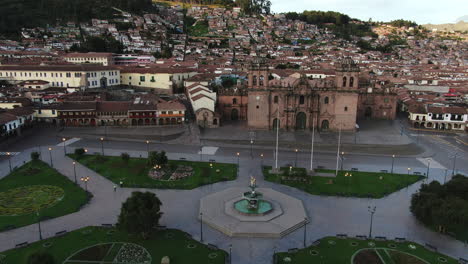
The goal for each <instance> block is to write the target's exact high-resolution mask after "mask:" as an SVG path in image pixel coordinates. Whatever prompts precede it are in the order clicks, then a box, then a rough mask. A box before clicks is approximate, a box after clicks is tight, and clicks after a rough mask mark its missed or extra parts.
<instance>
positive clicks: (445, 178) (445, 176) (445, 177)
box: [444, 169, 448, 184]
mask: <svg viewBox="0 0 468 264" xmlns="http://www.w3.org/2000/svg"><path fill="white" fill-rule="evenodd" d="M447 172H448V170H447V169H445V175H444V184H445V181H446V180H447Z"/></svg>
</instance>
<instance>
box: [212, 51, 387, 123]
mask: <svg viewBox="0 0 468 264" xmlns="http://www.w3.org/2000/svg"><path fill="white" fill-rule="evenodd" d="M359 74H360V69H359V67H358V66H357V65H356V63H354V61H353V60H351V59H350V58H345V59H343V60H342V61H340V62H339V63H338V65H337V66H336V68H335V76H334V77H328V78H323V79H310V78H308V77H307V76H306V75H305V74H302V75H301V77H300V78H294V77H286V78H283V79H272V78H270V76H271V75H270V72H269V69H268V66H267V65H266V63H265V62H264V61H263V60H262V59H256V60H254V61H253V62H252V64H251V66H250V68H249V73H248V81H247V87H246V88H244V89H239V88H238V89H236V90H235V91H230V92H229V91H222V92H221V93H220V94H219V106H220V110H221V111H222V114H223V117H224V119H225V120H247V124H248V126H249V128H252V129H270V130H274V129H276V128H277V127H279V128H280V129H283V130H290V131H297V130H312V128H313V127H314V128H315V129H317V130H320V131H336V130H339V129H340V128H341V129H342V130H345V131H353V130H355V129H356V128H357V126H356V122H357V119H358V118H376V119H394V118H395V111H396V94H395V93H393V94H392V93H390V92H388V91H387V93H385V92H384V91H383V90H378V91H382V92H374V93H373V92H372V89H369V88H367V87H359ZM375 91H377V90H376V89H375ZM384 102H385V104H384Z"/></svg>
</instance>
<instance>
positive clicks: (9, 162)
mask: <svg viewBox="0 0 468 264" xmlns="http://www.w3.org/2000/svg"><path fill="white" fill-rule="evenodd" d="M7 156H8V166H10V173H11V153H10V152H7Z"/></svg>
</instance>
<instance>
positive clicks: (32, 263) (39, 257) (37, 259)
mask: <svg viewBox="0 0 468 264" xmlns="http://www.w3.org/2000/svg"><path fill="white" fill-rule="evenodd" d="M28 264H55V259H54V257H53V256H52V255H51V254H49V253H47V252H35V253H32V254H31V255H29V257H28Z"/></svg>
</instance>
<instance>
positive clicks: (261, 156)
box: [260, 153, 263, 169]
mask: <svg viewBox="0 0 468 264" xmlns="http://www.w3.org/2000/svg"><path fill="white" fill-rule="evenodd" d="M260 167H261V168H262V169H263V153H261V154H260Z"/></svg>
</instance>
